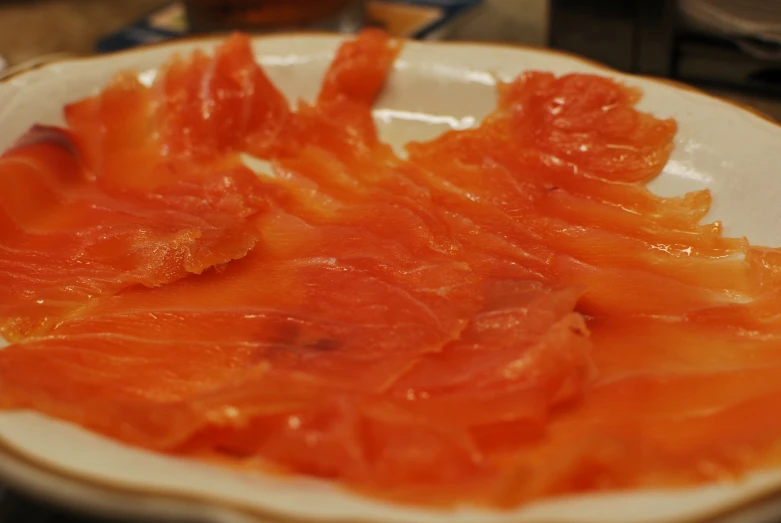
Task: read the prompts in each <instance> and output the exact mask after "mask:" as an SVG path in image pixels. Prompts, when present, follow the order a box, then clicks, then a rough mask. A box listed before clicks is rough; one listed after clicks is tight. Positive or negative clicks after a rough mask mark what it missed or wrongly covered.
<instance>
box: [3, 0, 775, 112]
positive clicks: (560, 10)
mask: <svg viewBox="0 0 781 523" xmlns="http://www.w3.org/2000/svg"><path fill="white" fill-rule="evenodd" d="M253 3H254V4H256V5H257V4H262V9H261V11H256V12H254V13H253V12H252V10H253V9H255V8H245V6H246V5H247V4H253ZM184 4H188V5H187V6H185V5H184ZM280 5H282V7H280ZM356 5H360V8H361V9H363V15H365V16H364V17H363V18H361V17H358V18H356V9H357V8H356ZM285 6H286V7H285ZM185 7H189V12H190V16H188V15H187V13H188V10H186V9H185ZM245 9H248V10H247V11H244V10H245ZM337 12H341V14H339V16H340V17H341V19H337V18H335V16H336V15H335V14H334V13H337ZM362 23H371V24H374V25H384V26H385V27H387V28H388V29H389V30H391V32H393V33H396V34H398V35H399V36H408V37H413V38H425V39H457V40H480V41H501V42H515V43H520V44H526V45H533V46H540V47H553V48H557V49H561V50H565V51H569V52H573V53H576V54H580V55H582V56H586V57H588V58H591V59H593V60H596V61H599V62H603V63H605V64H607V65H610V66H612V67H614V68H617V69H620V70H623V71H628V72H635V73H641V74H648V75H655V76H661V77H666V78H672V79H677V80H680V81H684V82H687V83H691V84H693V85H697V86H699V87H702V88H705V89H707V90H710V91H711V92H713V93H715V94H718V95H720V96H723V97H726V98H731V99H733V100H735V101H738V102H742V103H745V104H748V105H750V106H752V107H755V108H757V109H759V110H760V111H763V112H765V113H767V114H769V115H771V116H772V117H775V118H776V119H781V98H779V97H780V96H781V0H634V1H633V0H365V1H357V0H175V1H172V0H0V57H2V58H0V67H2V61H3V59H4V61H5V62H6V63H7V65H9V66H10V67H11V68H14V70H15V69H19V68H23V67H27V66H30V65H33V64H34V63H36V62H40V61H48V60H52V59H57V58H59V57H60V56H61V53H67V54H87V53H93V52H111V51H116V50H118V49H122V48H127V47H131V46H134V45H143V44H145V43H151V42H156V41H160V40H165V39H168V38H176V37H181V36H183V35H186V34H188V33H191V32H206V31H215V30H221V29H224V28H225V27H228V28H230V27H241V28H243V29H250V30H257V31H268V30H274V29H281V28H290V27H299V26H306V27H312V28H318V29H331V30H342V31H345V32H349V31H352V30H355V28H356V27H357V26H359V25H360V24H362ZM221 24H222V26H221ZM0 74H2V73H0Z"/></svg>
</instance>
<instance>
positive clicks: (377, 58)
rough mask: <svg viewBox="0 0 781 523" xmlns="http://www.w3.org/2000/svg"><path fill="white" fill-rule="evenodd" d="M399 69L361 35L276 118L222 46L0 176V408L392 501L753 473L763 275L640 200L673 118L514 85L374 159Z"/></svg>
mask: <svg viewBox="0 0 781 523" xmlns="http://www.w3.org/2000/svg"><path fill="white" fill-rule="evenodd" d="M399 50H400V46H399V44H398V43H397V42H393V41H390V40H389V39H388V38H387V36H386V35H385V34H383V33H382V32H380V31H376V30H366V31H364V32H362V33H361V34H360V35H359V36H358V37H356V38H355V39H354V40H351V41H348V42H346V43H344V44H343V45H342V47H341V48H340V50H339V52H338V53H337V55H336V57H335V59H334V61H333V64H332V65H331V68H330V70H329V71H328V73H327V74H326V77H325V80H324V82H323V86H322V90H321V92H320V94H319V95H318V97H317V98H316V100H315V101H314V102H313V103H311V104H310V103H305V102H300V103H298V105H297V107H295V108H291V107H290V106H289V105H288V102H287V101H286V100H285V98H284V97H283V96H282V95H281V94H280V93H279V91H278V90H277V89H276V88H275V87H274V86H273V85H272V83H271V82H270V81H269V79H268V77H267V76H266V75H265V73H264V72H263V71H262V69H261V68H260V67H259V66H258V65H257V64H256V62H255V59H254V56H253V54H252V52H251V49H250V46H249V40H248V38H247V37H245V36H242V35H234V36H232V37H231V38H230V39H228V40H227V41H226V42H225V43H224V44H223V45H222V46H221V47H220V48H219V49H218V50H217V51H216V52H215V55H214V56H207V55H205V54H202V53H196V54H194V55H193V56H192V57H190V58H187V59H184V58H180V57H177V58H175V59H173V60H172V61H171V62H169V63H168V64H167V65H166V66H165V67H164V68H163V69H162V70H161V72H160V74H159V76H158V78H157V79H156V80H155V83H154V85H152V86H151V87H146V86H143V85H141V84H140V83H139V82H138V81H137V80H136V79H135V77H134V76H132V75H130V74H124V75H121V76H120V77H118V78H117V79H116V80H115V81H114V82H112V83H111V84H110V85H109V86H108V87H107V88H106V89H105V90H104V91H103V92H102V93H101V94H99V95H98V96H96V97H93V98H90V99H87V100H84V101H81V102H77V103H76V104H73V105H70V106H68V107H67V108H66V117H67V121H68V124H69V126H68V128H67V129H65V130H55V131H53V130H47V131H46V133H48V134H46V133H44V134H45V135H46V136H47V137H48V138H46V139H40V140H29V139H28V140H25V141H22V142H21V143H20V144H18V145H17V146H16V147H15V148H14V149H13V150H11V151H9V152H7V153H6V154H5V155H4V156H3V157H0V188H1V189H2V190H0V220H3V221H2V223H0V224H2V225H3V228H2V232H0V263H1V264H2V265H0V269H2V270H0V298H1V299H0V303H1V304H2V305H0V326H2V328H3V330H2V332H3V333H4V334H5V335H6V336H8V337H11V338H13V339H14V340H18V343H16V344H15V345H11V346H10V347H8V348H6V349H5V350H3V351H2V352H0V406H1V407H2V408H5V409H20V408H29V409H35V410H38V411H41V412H43V413H45V414H48V415H52V416H55V417H58V418H62V419H65V420H69V421H73V422H76V423H79V424H81V425H83V426H86V427H88V428H90V429H92V430H95V431H97V432H100V433H102V434H105V435H107V436H109V437H112V438H116V439H119V440H121V441H124V442H126V443H129V444H131V445H136V446H141V447H144V448H148V449H152V450H155V451H159V452H164V453H169V454H172V455H178V456H185V457H192V458H194V459H202V460H207V461H210V462H216V463H219V464H222V465H224V466H230V467H238V468H241V469H246V470H251V471H257V472H263V471H266V472H269V471H272V470H273V471H283V472H288V473H297V474H306V475H311V476H316V477H321V478H326V479H331V480H334V481H337V482H340V483H342V484H344V485H346V486H349V487H350V488H353V489H356V490H359V491H361V492H364V493H367V494H369V495H374V496H379V497H383V498H390V499H394V500H398V501H403V502H408V503H420V504H437V505H440V504H442V505H452V504H457V503H475V504H482V505H488V506H493V507H511V506H516V505H518V504H519V503H523V502H527V501H529V500H534V499H538V498H543V497H547V496H551V495H559V494H567V493H576V492H589V491H598V490H611V489H630V488H641V487H672V486H683V485H692V484H697V483H702V482H707V481H715V480H723V479H731V478H734V477H736V476H741V475H742V474H744V473H745V472H746V471H749V470H752V469H755V468H761V467H766V466H773V465H776V462H777V460H778V457H779V453H778V450H777V449H778V444H779V443H780V442H781V417H778V416H774V415H773V412H774V409H775V407H776V404H777V402H778V401H781V323H779V319H778V318H779V317H781V316H779V312H781V311H779V309H780V308H781V307H779V305H778V303H779V301H778V299H777V298H776V296H777V293H778V292H779V286H778V285H779V281H778V280H779V276H778V274H779V273H780V272H779V271H780V270H781V253H779V252H777V251H775V250H773V249H763V248H755V247H751V246H749V245H748V243H747V242H746V241H745V240H744V239H730V238H724V237H723V236H722V234H721V226H720V224H718V223H715V224H703V223H702V220H703V218H704V217H705V215H706V214H707V212H708V209H709V205H710V194H709V193H708V192H707V191H703V192H698V193H693V194H688V195H683V196H681V197H680V198H661V197H658V196H655V195H653V194H652V193H650V192H649V191H648V190H647V189H646V188H645V186H644V185H645V183H647V182H648V181H650V180H651V179H653V178H654V177H655V176H657V175H658V174H659V173H660V171H661V169H662V167H663V166H664V164H665V163H666V161H667V159H668V156H669V154H670V153H671V152H672V149H673V137H674V134H675V132H676V124H675V122H673V121H672V120H659V119H657V118H655V117H653V116H651V115H648V114H643V113H640V112H638V111H637V110H636V109H635V108H634V104H635V103H636V102H637V100H638V99H639V97H640V94H639V93H638V92H637V91H636V90H633V89H630V88H628V87H626V86H623V85H620V84H618V83H616V82H614V81H612V80H610V79H607V78H602V77H599V76H594V75H583V74H574V75H567V76H563V77H558V78H557V77H555V76H553V75H551V74H548V73H544V72H527V73H524V74H522V75H521V76H519V77H518V78H517V79H516V80H514V81H513V82H510V83H508V84H503V85H501V86H500V91H499V94H500V96H499V103H498V107H497V109H496V110H495V111H494V112H493V113H492V114H491V115H490V116H489V117H488V118H486V119H485V121H484V122H482V123H481V124H480V125H479V126H478V127H475V128H473V129H469V130H464V131H451V132H448V133H445V134H444V135H442V136H441V137H439V138H437V139H434V140H432V141H430V142H424V143H410V144H408V146H407V152H408V158H406V159H402V158H401V157H399V156H397V155H396V154H395V153H394V152H393V150H392V149H391V148H390V147H389V146H388V145H386V144H384V143H382V142H381V141H380V140H379V139H378V136H377V132H376V129H375V127H374V123H373V120H372V116H371V110H372V106H373V104H374V102H375V99H376V98H377V96H378V95H379V94H380V92H381V90H382V86H383V85H384V83H385V80H386V76H387V74H388V72H389V70H390V69H391V67H392V64H393V62H394V60H395V58H396V56H397V53H398V52H399ZM52 136H53V137H54V138H52ZM243 153H246V154H250V155H253V156H255V157H258V158H260V159H263V160H266V161H268V162H271V165H272V167H273V170H274V173H273V176H269V175H267V174H264V175H261V176H257V177H255V176H254V175H249V173H248V171H247V169H246V168H245V167H243V165H242V163H241V155H242V154H243ZM104 229H110V230H111V231H116V232H112V233H111V234H108V233H107V234H97V233H95V232H94V231H102V230H104ZM150 246H154V248H153V247H150ZM238 258H241V259H238ZM231 260H234V261H231ZM187 273H193V274H191V275H190V276H186V275H187ZM74 282H76V283H74ZM150 287H156V288H150ZM84 289H88V290H89V291H88V290H84Z"/></svg>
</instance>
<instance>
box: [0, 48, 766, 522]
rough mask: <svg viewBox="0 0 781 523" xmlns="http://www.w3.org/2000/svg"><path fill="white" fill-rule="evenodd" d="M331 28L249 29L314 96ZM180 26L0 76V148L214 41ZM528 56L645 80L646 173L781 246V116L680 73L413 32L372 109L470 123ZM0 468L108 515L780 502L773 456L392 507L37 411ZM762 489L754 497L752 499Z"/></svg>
mask: <svg viewBox="0 0 781 523" xmlns="http://www.w3.org/2000/svg"><path fill="white" fill-rule="evenodd" d="M340 41H341V40H340V37H338V36H331V35H279V36H270V37H262V38H257V39H255V40H254V43H253V45H254V49H255V51H256V53H257V56H258V60H259V61H260V62H261V63H262V64H263V65H264V66H265V67H266V68H267V70H268V72H269V74H270V76H271V77H272V79H273V80H274V81H275V82H276V84H277V85H278V86H280V88H281V89H282V90H283V91H284V93H285V94H286V95H287V96H289V97H290V98H291V99H296V98H305V99H311V98H312V97H313V96H314V95H315V92H316V90H317V88H318V87H319V85H320V79H321V76H322V74H323V73H324V71H325V69H326V67H327V65H328V63H329V61H330V59H331V57H332V55H333V53H334V51H335V49H336V48H337V46H338V45H339V43H340ZM217 42H218V41H217V40H208V39H206V40H195V41H184V42H178V43H173V44H167V45H160V46H156V47H150V48H143V49H138V50H133V51H130V52H125V53H121V54H115V55H111V56H103V57H95V58H87V59H80V60H71V61H63V62H58V63H56V64H49V65H47V66H44V67H42V68H39V69H37V70H33V71H29V72H26V73H23V74H19V75H16V76H14V77H12V78H10V79H8V80H6V81H5V82H4V83H2V84H0V150H2V149H4V148H5V147H7V146H8V145H9V144H10V143H12V142H13V141H14V140H15V138H16V137H18V136H19V135H20V134H21V133H22V132H24V131H25V130H26V129H27V128H28V127H30V125H31V124H33V123H48V124H58V123H62V120H61V110H62V106H63V104H65V103H67V102H70V101H73V100H75V99H78V98H81V97H84V96H86V95H90V94H92V93H94V92H95V91H96V90H97V89H98V88H99V87H101V86H102V85H104V83H105V82H106V81H107V80H108V79H109V78H110V77H111V76H112V74H113V73H115V72H116V71H118V70H120V69H128V68H132V69H136V70H138V71H139V74H140V75H141V78H142V79H143V80H145V81H151V79H153V78H154V75H155V70H156V68H157V67H159V66H160V65H161V63H162V62H164V61H165V60H166V59H167V58H168V57H169V56H171V54H172V53H174V52H189V51H192V50H193V49H195V48H196V47H199V48H205V49H210V48H212V47H214V46H215V45H216V44H217ZM526 69H541V70H548V71H553V72H555V73H558V74H562V73H570V72H591V73H600V74H608V75H611V76H614V77H617V78H620V79H621V80H623V81H625V82H626V83H628V84H630V85H633V86H637V87H640V88H642V89H643V91H644V92H645V96H644V98H643V101H642V102H641V104H640V108H641V109H642V110H646V111H650V112H652V113H654V114H655V115H657V116H659V117H668V116H670V117H673V118H675V119H676V120H677V121H678V123H679V125H680V132H679V133H678V136H677V138H676V148H675V152H674V154H673V156H672V158H671V159H670V161H669V163H668V165H667V167H666V168H665V170H664V173H663V175H661V176H660V177H659V178H658V179H657V180H655V181H654V182H653V184H652V185H651V188H652V190H654V191H655V192H657V193H659V194H661V195H666V196H671V195H681V194H683V193H685V192H687V191H691V190H695V189H702V188H708V189H710V190H711V191H712V193H713V195H714V205H713V209H712V211H711V215H710V216H709V217H708V219H719V220H723V221H724V223H725V233H726V234H728V235H731V236H743V235H745V236H747V237H748V238H749V240H751V241H752V242H753V243H757V244H762V245H770V246H781V227H777V226H776V224H779V223H781V205H778V202H779V201H781V178H779V176H778V169H779V167H778V166H779V165H781V127H778V126H777V125H775V124H773V123H771V122H770V121H769V120H767V119H764V118H763V117H761V116H759V115H757V114H754V113H752V112H749V111H746V110H744V109H741V108H739V107H737V106H734V105H730V104H728V103H726V102H723V101H719V100H717V99H715V98H711V97H708V96H706V95H704V94H700V93H698V92H695V91H693V90H691V89H688V88H681V87H678V86H675V85H672V84H669V83H665V82H662V81H658V80H651V79H645V78H639V77H631V76H625V75H620V74H618V73H615V72H611V71H609V70H607V69H604V68H602V67H601V66H598V65H595V64H592V63H589V62H587V61H585V60H581V59H578V58H573V57H570V56H567V55H562V54H557V53H553V52H550V51H545V50H533V49H524V48H517V47H504V46H499V45H477V44H464V43H409V44H407V46H406V47H405V49H404V51H403V52H402V54H401V56H400V58H399V60H398V61H397V63H396V66H395V70H394V72H393V74H392V77H391V79H390V82H389V86H388V88H387V90H386V92H385V93H384V95H383V97H382V99H381V100H380V101H379V103H378V104H377V109H376V111H375V116H376V119H377V122H378V124H379V127H380V130H381V134H382V137H383V138H384V139H385V140H386V141H389V142H391V143H392V144H394V145H396V146H398V145H401V144H402V143H404V142H406V141H408V140H411V139H426V138H430V137H433V136H435V135H437V134H439V133H441V132H442V131H443V130H445V129H448V128H465V127H469V126H471V125H473V124H475V122H477V121H478V120H479V119H480V118H482V117H483V116H485V115H486V114H487V112H488V111H490V110H491V109H492V108H493V107H494V105H495V102H496V98H495V92H494V91H495V90H494V86H495V83H496V81H497V79H510V78H511V77H514V76H515V75H517V74H518V73H520V72H521V71H523V70H526ZM0 475H2V476H3V477H4V478H5V479H6V480H7V481H8V482H10V483H12V484H16V485H18V486H20V487H22V488H25V489H28V490H30V491H31V492H35V493H37V494H39V495H41V496H45V497H47V498H50V499H52V500H55V501H59V502H61V503H73V504H78V506H80V507H82V508H91V509H93V510H96V511H101V512H103V513H104V514H110V515H125V516H132V517H134V518H135V519H140V518H142V517H148V516H150V515H153V516H156V517H158V518H169V519H185V518H186V519H188V520H193V519H196V520H198V521H204V522H209V523H234V522H247V521H266V522H273V521H300V522H303V521H306V522H313V521H317V522H334V523H336V522H338V523H350V522H377V523H380V522H381V523H386V522H387V523H390V522H394V523H401V522H405V523H410V522H413V523H440V522H441V523H445V522H447V523H459V522H461V523H466V522H480V523H504V522H506V523H537V522H545V523H611V522H615V523H640V522H679V521H695V520H703V519H713V518H715V517H717V516H718V518H719V519H720V520H723V521H735V522H737V521H740V522H744V521H745V522H748V521H762V520H765V519H764V518H766V517H772V516H774V515H775V516H778V515H779V514H781V496H780V497H779V499H776V498H774V497H773V495H772V494H773V493H774V492H775V491H777V492H779V493H781V470H780V471H763V472H758V473H755V474H753V475H751V476H750V477H749V478H747V479H746V480H744V481H741V482H739V483H734V484H721V485H711V486H705V487H701V488H695V489H689V490H678V491H633V492H630V493H621V494H610V495H590V496H580V497H567V498H561V499H554V500H547V501H544V502H540V503H536V504H533V505H529V506H526V507H523V508H521V509H518V510H514V511H510V512H490V511H483V510H477V509H471V508H462V509H455V510H452V511H434V510H421V509H413V508H405V507H399V506H394V505H389V504H384V503H380V502H377V501H373V500H370V499H366V498H363V497H360V496H357V495H354V494H351V493H349V492H345V491H343V490H341V489H339V488H337V487H334V486H333V485H330V484H327V483H323V482H319V481H315V480H309V479H303V478H276V477H275V478H271V477H263V476H260V475H250V474H247V473H240V472H236V471H233V470H228V469H221V468H216V467H214V466H210V465H205V464H201V463H196V462H192V461H182V460H177V459H173V458H170V457H166V456H161V455H156V454H152V453H147V452H143V451H139V450H136V449H132V448H129V447H126V446H123V445H121V444H117V443H115V442H112V441H110V440H107V439H105V438H102V437H100V436H97V435H94V434H91V433H89V432H86V431H84V430H82V429H80V428H78V427H76V426H73V425H70V424H66V423H62V422H59V421H56V420H53V419H50V418H47V417H44V416H41V415H38V414H35V413H30V412H14V413H2V414H0ZM760 501H761V502H760Z"/></svg>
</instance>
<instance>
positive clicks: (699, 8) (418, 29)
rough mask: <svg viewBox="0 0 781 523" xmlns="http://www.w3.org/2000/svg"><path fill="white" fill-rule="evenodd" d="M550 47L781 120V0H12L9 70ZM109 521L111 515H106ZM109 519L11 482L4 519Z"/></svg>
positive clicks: (4, 65) (0, 38)
mask: <svg viewBox="0 0 781 523" xmlns="http://www.w3.org/2000/svg"><path fill="white" fill-rule="evenodd" d="M365 24H371V25H379V26H383V27H385V28H387V29H388V30H389V31H390V32H391V33H393V34H395V35H397V36H406V37H410V38H418V39H428V40H442V39H445V40H472V41H497V42H505V43H507V42H511V43H517V44H523V45H530V46H537V47H550V48H555V49H559V50H564V51H567V52H571V53H575V54H578V55H581V56H584V57H587V58H590V59H592V60H595V61H598V62H602V63H604V64H606V65H609V66H611V67H614V68H616V69H619V70H622V71H626V72H632V73H639V74H645V75H653V76H657V77H661V78H669V79H675V80H678V81H681V82H686V83H689V84H691V85H694V86H697V87H700V88H702V89H705V90H707V91H709V92H711V93H713V94H716V95H718V96H722V97H724V98H727V99H730V100H733V101H736V102H738V103H742V104H744V105H748V106H750V107H752V108H754V109H757V110H759V111H761V112H763V113H765V114H767V115H769V116H770V117H772V118H775V119H777V120H779V121H781V0H634V1H632V0H173V1H172V0H0V77H2V76H3V75H6V76H7V75H10V74H13V73H14V72H16V71H20V70H24V69H26V68H29V67H34V66H35V65H36V64H40V63H45V62H48V61H52V60H58V59H61V58H62V57H66V56H71V55H85V54H91V53H111V52H116V51H118V50H122V49H127V48H130V47H133V46H137V45H146V44H150V43H154V42H159V41H165V40H168V39H174V38H181V37H184V36H187V35H188V34H193V33H206V32H212V31H225V30H229V29H232V28H240V29H244V30H250V31H258V32H267V31H276V30H285V29H291V28H296V29H297V28H302V27H303V28H307V29H326V30H334V31H342V32H352V31H355V30H357V28H359V27H360V26H362V25H365ZM101 521H102V520H101ZM5 522H8V523H55V522H61V523H76V522H78V523H86V522H90V523H97V522H98V520H96V519H89V518H83V517H80V516H77V515H74V514H70V513H67V512H65V511H62V510H59V509H56V508H54V507H48V506H43V505H41V504H39V503H37V502H35V501H33V500H30V499H28V498H26V497H24V496H22V495H20V494H18V493H15V492H12V491H9V490H8V489H3V488H2V487H1V486H0V523H5Z"/></svg>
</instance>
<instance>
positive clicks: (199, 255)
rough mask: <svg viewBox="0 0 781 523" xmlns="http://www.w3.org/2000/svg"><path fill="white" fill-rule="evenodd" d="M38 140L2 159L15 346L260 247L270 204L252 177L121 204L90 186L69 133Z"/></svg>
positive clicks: (7, 304) (0, 238)
mask: <svg viewBox="0 0 781 523" xmlns="http://www.w3.org/2000/svg"><path fill="white" fill-rule="evenodd" d="M31 133H32V134H34V135H37V136H38V138H33V137H32V136H28V137H27V138H26V139H25V140H26V142H28V143H26V144H22V145H20V146H18V147H16V148H14V149H12V150H10V151H8V152H7V153H6V154H4V155H3V156H2V157H0V184H2V186H3V190H2V191H0V193H1V194H2V196H0V215H1V216H3V220H4V221H5V222H6V224H7V226H5V227H4V228H3V231H2V233H0V266H2V271H0V304H1V305H0V311H2V321H1V322H0V333H2V335H3V336H4V337H6V338H8V339H11V340H15V339H20V338H24V337H26V336H29V335H31V334H34V333H35V332H38V331H39V330H41V329H46V328H49V327H51V326H52V325H54V324H55V323H56V322H57V321H59V320H60V319H62V318H63V317H64V316H66V315H68V314H70V313H73V312H75V311H77V310H78V309H79V308H81V307H83V306H85V305H86V304H87V303H88V302H89V300H90V299H92V298H93V297H96V296H102V295H110V294H112V293H115V292H118V291H120V290H122V289H124V288H128V287H130V286H133V285H146V286H150V287H154V286H158V285H161V284H164V283H167V282H170V281H173V280H176V279H178V278H181V277H184V276H186V275H187V274H192V273H200V272H202V271H203V270H205V269H206V268H208V267H211V266H213V265H216V264H222V263H225V262H228V261H230V260H232V259H234V258H241V257H242V256H244V255H246V253H247V252H248V251H249V249H250V248H252V246H253V245H254V243H255V237H256V230H255V227H254V225H252V221H251V218H252V217H254V216H256V215H257V214H258V213H261V212H263V210H264V209H265V208H266V207H267V203H266V200H265V196H264V189H263V187H262V185H261V184H260V183H259V182H258V180H257V179H256V178H255V177H254V175H253V174H252V173H251V172H250V171H249V170H248V169H246V168H243V167H238V166H237V167H235V168H232V169H222V170H216V171H215V172H214V174H213V175H212V176H210V177H209V178H208V179H204V180H203V183H202V184H201V185H199V186H193V185H187V184H180V185H178V186H161V187H158V188H157V189H156V190H154V191H150V192H147V193H144V194H133V195H130V194H125V195H120V194H119V193H118V192H117V191H104V190H102V189H101V188H100V187H99V186H98V185H96V184H95V183H93V182H91V181H90V180H89V179H88V176H87V174H86V173H85V170H84V169H83V167H82V163H81V161H80V158H79V156H77V155H76V154H74V147H73V144H72V142H71V141H70V140H69V137H68V135H67V134H65V133H64V132H63V131H60V130H55V129H34V130H33V131H31ZM52 136H54V137H56V139H52ZM226 182H227V183H226Z"/></svg>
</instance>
